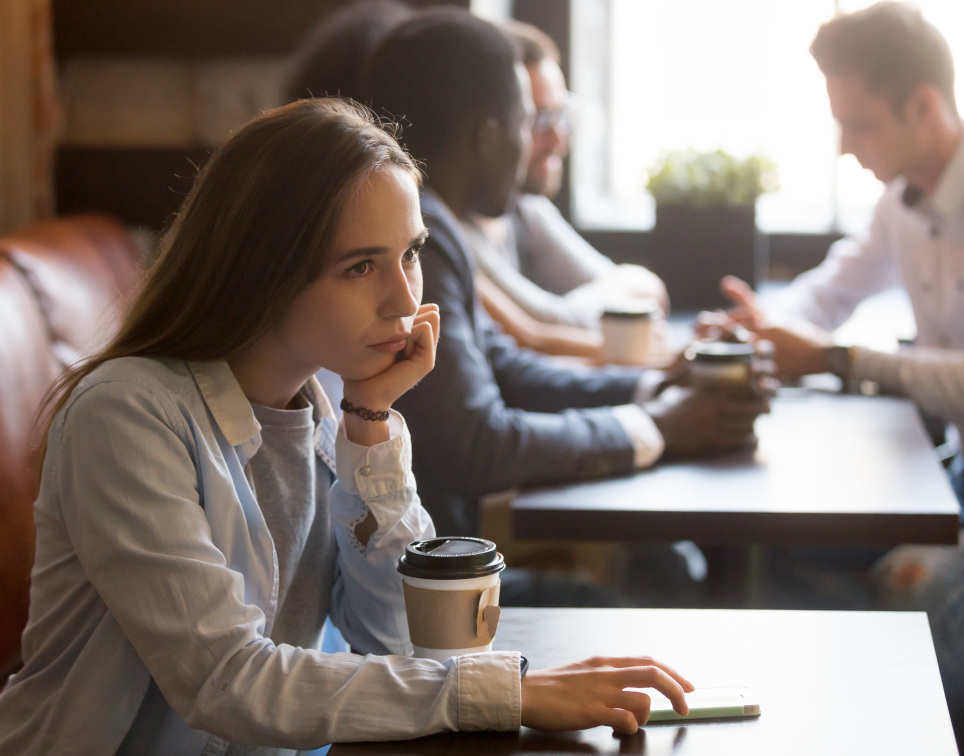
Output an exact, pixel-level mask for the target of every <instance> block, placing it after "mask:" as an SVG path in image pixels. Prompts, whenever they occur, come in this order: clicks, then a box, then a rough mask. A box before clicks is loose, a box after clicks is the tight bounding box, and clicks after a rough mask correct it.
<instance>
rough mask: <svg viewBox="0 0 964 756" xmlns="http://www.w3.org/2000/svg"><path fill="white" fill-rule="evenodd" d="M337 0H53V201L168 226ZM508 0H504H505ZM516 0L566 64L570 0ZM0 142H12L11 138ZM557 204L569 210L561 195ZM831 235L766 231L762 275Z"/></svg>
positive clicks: (795, 261)
mask: <svg viewBox="0 0 964 756" xmlns="http://www.w3.org/2000/svg"><path fill="white" fill-rule="evenodd" d="M24 1H25V0H24ZM346 1H347V0H277V1H276V2H270V3H269V2H266V0H202V1H201V2H198V1H197V0H151V2H140V1H137V2H130V0H85V2H77V1H76V0H50V5H51V9H52V19H53V40H54V57H55V60H56V64H57V74H58V75H57V78H56V81H57V92H58V98H57V99H58V101H59V103H60V113H59V127H58V137H57V147H56V150H55V171H54V196H55V200H56V211H57V212H58V213H60V214H68V213H73V212H79V211H84V210H102V211H107V212H110V213H112V214H114V215H117V216H118V217H120V218H121V219H122V220H124V221H126V222H127V223H130V224H138V225H143V226H146V227H148V228H153V229H158V228H161V227H163V226H164V225H165V224H166V222H167V221H168V220H169V219H170V218H171V216H172V213H173V212H174V211H175V210H176V209H177V207H178V205H179V204H180V201H181V199H182V197H183V196H184V194H185V193H186V192H187V191H188V190H189V189H190V187H191V184H192V181H193V176H194V175H195V172H196V167H197V166H199V165H201V164H203V163H204V161H205V160H206V159H207V157H208V156H209V155H210V152H211V149H212V147H213V145H215V144H217V143H218V141H219V140H220V139H221V138H222V137H223V136H224V135H225V134H227V133H228V132H229V131H230V130H231V129H233V128H235V127H237V126H239V125H241V124H243V123H244V122H245V121H247V120H248V119H249V118H251V117H253V116H255V115H257V114H258V112H260V111H261V110H262V109H264V108H267V107H271V106H272V105H275V104H277V103H278V101H279V98H280V90H281V86H282V80H283V75H284V72H285V61H286V59H287V57H288V56H289V55H290V54H291V53H292V51H293V50H294V49H295V48H296V46H297V44H298V42H299V40H300V39H301V37H302V35H304V34H305V33H306V31H307V30H308V29H309V28H310V27H311V26H312V25H313V24H315V23H316V22H318V21H319V20H320V19H321V18H323V16H324V15H325V14H327V13H330V12H331V11H332V10H333V9H335V8H337V7H339V6H340V5H343V4H344V3H345V2H346ZM478 1H479V0H476V2H478ZM409 2H410V4H412V5H413V6H426V5H438V4H442V2H443V0H409ZM452 2H454V4H458V5H462V6H466V7H467V6H469V5H470V4H472V3H470V0H452ZM452 2H450V3H449V4H452ZM503 5H505V6H506V7H509V3H508V0H506V2H504V3H503ZM511 6H512V10H513V13H514V15H515V16H516V17H517V18H520V19H521V20H524V21H528V22H530V23H534V24H536V25H538V26H540V27H542V28H543V29H545V30H546V31H547V32H549V33H550V35H551V36H553V37H554V38H555V39H556V40H557V41H558V42H559V45H560V48H561V52H562V56H563V67H564V69H566V70H568V63H569V13H568V3H566V2H563V0H514V2H512V3H511ZM473 7H474V6H473ZM4 147H5V149H8V150H12V151H14V152H15V151H16V150H17V149H19V148H20V146H18V145H16V144H13V145H11V144H9V143H8V142H7V141H6V140H5V141H4ZM557 201H558V204H559V205H560V208H561V209H562V210H563V213H564V214H566V215H569V208H568V203H569V196H568V193H567V192H565V191H564V193H563V194H562V195H561V196H560V197H559V198H557ZM587 236H588V237H590V241H591V242H592V243H593V244H595V245H596V246H597V247H598V248H599V249H601V250H602V251H604V252H606V253H607V254H609V255H610V256H612V257H613V258H614V259H616V260H618V261H621V262H622V261H625V262H630V261H632V262H644V263H645V262H647V261H648V257H649V256H650V250H651V248H652V239H651V235H650V234H647V233H639V232H636V233H626V232H615V231H614V232H605V231H601V232H593V233H590V234H587ZM833 238H835V236H830V235H827V236H825V235H804V234H784V235H779V236H776V237H771V238H770V240H769V249H770V261H771V274H775V275H776V276H777V277H781V276H782V275H792V274H794V273H796V272H798V271H799V270H803V269H805V268H807V267H810V266H812V265H814V264H815V263H816V262H818V261H819V260H820V259H821V258H822V256H823V254H824V253H825V252H826V249H827V246H828V245H829V243H830V242H831V241H832V240H833Z"/></svg>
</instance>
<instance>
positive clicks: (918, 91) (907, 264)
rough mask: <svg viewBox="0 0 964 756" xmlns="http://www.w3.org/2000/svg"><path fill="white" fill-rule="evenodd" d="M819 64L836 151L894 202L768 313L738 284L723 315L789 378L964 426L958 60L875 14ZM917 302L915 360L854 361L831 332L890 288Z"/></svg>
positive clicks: (826, 35)
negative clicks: (865, 386) (862, 383)
mask: <svg viewBox="0 0 964 756" xmlns="http://www.w3.org/2000/svg"><path fill="white" fill-rule="evenodd" d="M811 52H812V54H813V55H814V58H815V59H816V60H817V63H818V64H819V65H820V67H821V70H822V71H823V72H824V75H825V76H826V78H827V93H828V96H829V98H830V108H831V111H832V112H833V115H834V118H835V119H836V120H837V121H838V123H839V124H840V130H841V151H842V152H844V153H851V154H853V155H854V156H855V157H856V158H857V159H858V160H859V161H860V163H861V165H863V166H864V167H865V168H867V169H869V170H871V171H873V172H874V175H875V176H876V177H877V178H878V179H880V180H881V181H883V182H885V184H886V188H885V191H884V194H883V196H882V197H881V199H880V201H879V203H878V205H877V210H876V213H875V216H874V219H873V222H872V223H871V225H870V228H869V230H868V232H867V234H866V235H865V236H864V237H863V238H856V239H844V240H841V241H840V242H838V243H837V244H835V245H834V246H833V247H832V248H831V250H830V253H829V255H828V256H827V259H826V260H825V261H824V262H823V263H821V264H820V265H819V266H818V267H817V268H815V269H814V270H811V271H808V272H807V273H804V274H803V275H802V276H800V277H799V278H797V279H796V280H795V281H794V282H793V284H791V285H790V286H789V287H788V288H787V289H786V290H785V291H783V292H781V293H780V295H779V296H778V297H777V298H776V301H775V302H774V305H775V306H774V307H772V308H767V311H766V313H764V312H763V309H762V308H761V307H760V306H759V305H758V303H757V302H756V299H755V297H754V295H753V292H752V291H751V290H750V288H749V287H748V286H746V285H745V284H743V282H741V281H739V280H736V279H733V278H728V279H724V280H723V283H722V287H723V290H724V292H725V293H727V295H728V296H729V297H730V298H731V299H732V300H733V301H734V302H735V303H736V305H737V307H736V308H735V309H734V310H731V311H730V312H729V313H728V314H729V315H730V316H731V317H733V318H735V319H738V320H739V321H740V322H741V323H742V324H743V325H745V326H747V327H749V328H750V329H751V330H753V331H755V332H757V333H759V334H760V335H762V336H764V337H765V338H768V339H770V340H771V341H773V343H774V345H775V348H776V360H777V367H778V369H779V371H780V372H781V373H782V374H784V375H793V376H799V375H807V374H810V373H820V372H826V371H830V372H837V373H838V374H840V375H842V376H845V377H847V378H850V379H855V380H870V381H874V382H876V383H878V384H880V385H881V387H882V388H883V389H884V390H886V391H891V392H897V393H903V394H906V395H908V396H910V397H911V398H913V399H915V400H916V401H917V402H918V403H919V404H920V405H921V406H922V407H923V408H924V409H926V410H928V411H930V412H933V413H934V414H937V415H939V416H941V417H943V418H945V419H946V420H948V421H949V422H952V423H954V424H956V425H959V426H960V425H962V424H964V423H962V421H964V353H962V352H961V351H960V350H964V329H962V328H960V326H959V324H960V323H961V322H964V140H962V139H961V135H962V133H964V128H962V124H961V120H960V117H959V116H958V113H957V107H956V104H955V100H954V91H953V81H954V71H953V62H952V60H951V56H950V51H949V49H948V47H947V43H946V42H945V40H944V38H943V37H942V36H941V35H940V33H939V32H938V31H937V29H935V28H934V27H933V26H931V25H930V24H929V23H927V22H926V21H924V19H923V18H922V17H921V16H920V13H919V12H918V11H916V10H914V9H911V8H909V7H907V6H904V5H902V4H899V3H890V2H887V3H878V4H877V5H874V6H872V7H870V8H867V9H865V10H863V11H859V12H857V13H853V14H849V15H845V16H840V17H838V18H836V19H834V20H833V21H831V22H829V23H827V24H825V25H824V26H823V27H822V28H821V30H820V32H819V33H818V35H817V37H816V39H815V40H814V42H813V45H812V47H811ZM898 284H899V285H902V286H903V287H904V288H905V289H906V290H907V293H908V295H909V297H910V301H911V305H912V307H913V311H914V317H915V320H916V323H917V339H916V342H915V346H914V347H913V348H909V349H906V350H904V351H902V352H900V353H899V354H885V353H881V352H877V351H874V350H871V349H866V348H863V347H859V346H856V347H850V348H849V349H845V348H843V347H841V346H839V345H837V344H835V343H834V339H833V337H832V336H831V334H830V332H831V331H832V330H833V329H835V328H837V327H838V326H840V325H841V324H842V323H843V322H844V321H845V320H846V319H847V318H848V317H850V315H851V313H852V312H853V311H854V308H855V307H856V306H857V304H859V303H860V302H861V301H862V300H863V299H865V298H866V297H868V296H870V295H872V294H875V293H877V292H880V291H883V290H885V289H887V288H889V287H891V286H894V285H898Z"/></svg>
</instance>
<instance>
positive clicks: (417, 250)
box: [405, 244, 422, 262]
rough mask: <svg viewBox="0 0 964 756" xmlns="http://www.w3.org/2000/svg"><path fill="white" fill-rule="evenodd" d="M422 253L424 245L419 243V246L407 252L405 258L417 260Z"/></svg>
mask: <svg viewBox="0 0 964 756" xmlns="http://www.w3.org/2000/svg"><path fill="white" fill-rule="evenodd" d="M421 254H422V245H421V244H419V245H418V246H417V247H412V248H411V249H409V250H408V251H407V252H406V253H405V259H406V260H407V261H408V262H417V261H418V259H419V257H420V256H421Z"/></svg>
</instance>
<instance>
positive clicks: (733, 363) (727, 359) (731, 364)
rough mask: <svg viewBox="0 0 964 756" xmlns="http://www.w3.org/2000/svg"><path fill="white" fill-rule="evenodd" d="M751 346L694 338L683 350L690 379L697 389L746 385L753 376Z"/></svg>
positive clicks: (752, 348) (752, 349)
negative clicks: (688, 364)
mask: <svg viewBox="0 0 964 756" xmlns="http://www.w3.org/2000/svg"><path fill="white" fill-rule="evenodd" d="M754 353H755V352H754V347H753V345H752V344H746V343H742V342H730V341H697V342H695V343H693V344H690V346H689V347H687V349H686V359H688V360H689V363H690V381H691V382H692V384H693V386H695V387H696V388H697V389H702V390H709V391H713V390H716V389H719V388H726V387H733V386H738V385H740V384H745V385H748V384H749V382H750V377H751V375H752V372H751V366H752V364H753V355H754Z"/></svg>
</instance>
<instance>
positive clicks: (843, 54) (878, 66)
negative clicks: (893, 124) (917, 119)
mask: <svg viewBox="0 0 964 756" xmlns="http://www.w3.org/2000/svg"><path fill="white" fill-rule="evenodd" d="M810 54H811V55H813V58H814V60H816V61H817V65H818V66H820V70H821V71H822V72H823V74H824V76H837V75H841V74H856V75H858V76H860V77H862V78H863V79H864V81H865V83H866V85H867V87H868V89H870V90H872V91H874V92H876V93H878V94H880V95H882V96H883V97H885V98H886V99H887V100H888V102H889V103H890V105H891V107H893V108H894V110H895V111H898V112H899V110H900V109H901V108H902V107H903V105H904V103H905V102H907V98H908V97H909V96H910V93H911V92H912V91H913V90H914V88H915V87H916V86H917V85H919V84H931V85H933V86H934V87H936V88H937V89H938V90H939V91H940V93H941V94H942V95H943V96H944V99H945V100H946V101H947V103H948V105H949V106H950V108H951V110H952V111H953V112H954V113H955V114H956V113H957V105H956V103H955V99H954V61H953V58H952V57H951V51H950V47H949V46H948V44H947V40H946V39H944V37H943V35H942V34H941V33H940V32H939V31H938V30H937V28H936V27H935V26H934V25H933V24H931V23H929V22H927V21H925V20H924V18H923V16H921V13H920V11H919V10H918V9H917V8H915V7H913V6H910V5H906V4H904V3H898V2H880V3H877V4H875V5H871V6H870V7H869V8H864V9H863V10H859V11H856V12H854V13H848V14H844V15H841V16H837V17H836V18H834V19H833V20H831V21H828V22H827V23H825V24H824V25H823V26H821V27H820V30H819V31H818V32H817V36H816V37H815V38H814V40H813V43H812V44H811V45H810Z"/></svg>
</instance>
